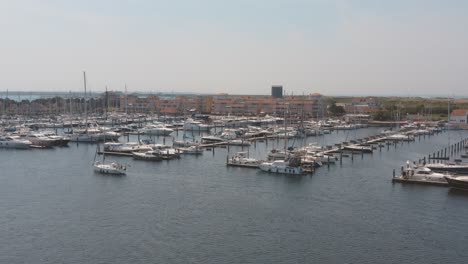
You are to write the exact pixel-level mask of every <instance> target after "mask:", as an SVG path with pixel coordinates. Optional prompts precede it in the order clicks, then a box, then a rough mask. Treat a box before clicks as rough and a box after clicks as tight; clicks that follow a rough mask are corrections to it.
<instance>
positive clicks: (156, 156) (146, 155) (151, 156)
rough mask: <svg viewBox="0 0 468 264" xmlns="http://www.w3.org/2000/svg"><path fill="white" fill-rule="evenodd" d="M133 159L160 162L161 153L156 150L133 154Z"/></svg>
mask: <svg viewBox="0 0 468 264" xmlns="http://www.w3.org/2000/svg"><path fill="white" fill-rule="evenodd" d="M132 154H133V158H134V159H138V160H148V161H159V160H162V156H161V153H160V152H159V151H158V150H149V151H145V152H133V153H132Z"/></svg>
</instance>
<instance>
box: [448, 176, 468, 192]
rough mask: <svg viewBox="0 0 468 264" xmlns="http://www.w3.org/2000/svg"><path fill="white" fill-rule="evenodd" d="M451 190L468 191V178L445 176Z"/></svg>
mask: <svg viewBox="0 0 468 264" xmlns="http://www.w3.org/2000/svg"><path fill="white" fill-rule="evenodd" d="M445 179H446V180H447V182H448V184H449V186H450V187H451V188H455V189H459V190H464V191H468V176H445Z"/></svg>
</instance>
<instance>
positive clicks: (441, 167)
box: [426, 162, 468, 174]
mask: <svg viewBox="0 0 468 264" xmlns="http://www.w3.org/2000/svg"><path fill="white" fill-rule="evenodd" d="M426 168H428V169H430V170H433V171H436V172H450V173H457V174H468V163H461V162H447V163H429V164H426Z"/></svg>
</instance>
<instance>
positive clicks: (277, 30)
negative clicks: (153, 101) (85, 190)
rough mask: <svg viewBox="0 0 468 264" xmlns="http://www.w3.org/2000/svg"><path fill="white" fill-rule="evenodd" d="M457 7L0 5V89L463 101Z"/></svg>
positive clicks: (467, 56) (467, 55) (464, 38)
mask: <svg viewBox="0 0 468 264" xmlns="http://www.w3.org/2000/svg"><path fill="white" fill-rule="evenodd" d="M467 11H468V1H455V0H454V1H433V0H427V1H422V0H420V1H417V0H415V1H352V0H350V1H345V0H343V1H319V0H317V1H280V0H268V1H263V0H257V1H248V0H238V1H229V2H228V1H207V0H200V1H122V0H119V1H90V0H85V1H33V0H29V1H23V0H18V1H0V30H1V32H2V40H1V41H0V57H1V60H0V71H1V73H2V74H1V76H2V77H1V78H0V89H1V90H2V91H5V90H7V89H8V90H10V91H57V92H58V91H60V92H65V91H69V90H72V91H80V90H81V89H82V71H83V70H86V72H87V74H88V77H89V80H88V83H89V88H90V89H91V90H92V91H104V90H105V87H106V85H107V86H108V87H109V89H113V90H121V91H123V90H124V84H125V83H126V84H127V85H128V88H129V91H130V92H134V91H142V92H190V93H229V94H268V93H269V92H270V87H271V85H274V84H280V85H283V86H284V88H285V90H286V92H287V93H288V94H291V93H293V94H298V95H299V94H310V93H314V92H319V93H322V94H325V95H400V96H447V95H450V96H466V95H468V92H467V91H468V89H467V87H468V78H466V76H467V72H466V69H467V68H468V67H467V66H468V52H467V51H468V50H467V49H468V35H467V34H466V29H467V28H468V16H466V14H467Z"/></svg>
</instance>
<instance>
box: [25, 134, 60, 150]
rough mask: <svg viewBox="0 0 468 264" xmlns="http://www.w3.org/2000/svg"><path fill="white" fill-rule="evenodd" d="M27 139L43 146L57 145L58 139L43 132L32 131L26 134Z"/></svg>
mask: <svg viewBox="0 0 468 264" xmlns="http://www.w3.org/2000/svg"><path fill="white" fill-rule="evenodd" d="M25 139H27V140H29V141H31V143H32V144H33V145H36V146H42V147H52V146H55V145H56V141H55V140H54V139H52V138H49V137H47V136H45V135H44V134H41V133H30V134H28V135H26V137H25Z"/></svg>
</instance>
